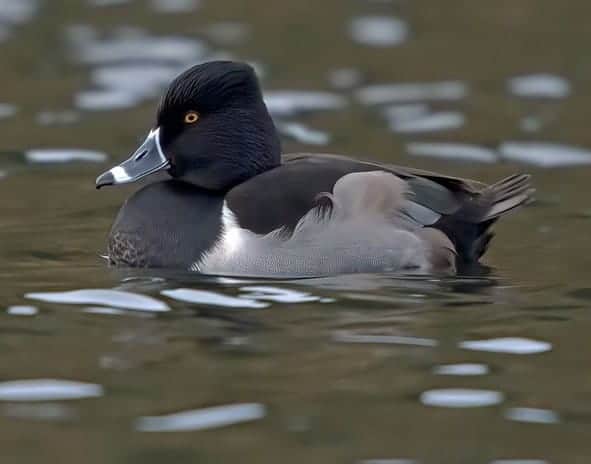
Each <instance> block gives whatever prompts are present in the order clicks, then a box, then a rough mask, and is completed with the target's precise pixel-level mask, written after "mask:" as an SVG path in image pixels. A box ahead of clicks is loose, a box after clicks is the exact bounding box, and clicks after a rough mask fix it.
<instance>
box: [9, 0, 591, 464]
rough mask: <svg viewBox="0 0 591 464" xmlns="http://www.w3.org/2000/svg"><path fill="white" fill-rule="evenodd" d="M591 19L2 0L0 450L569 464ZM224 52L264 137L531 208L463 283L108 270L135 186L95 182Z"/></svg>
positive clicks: (576, 1)
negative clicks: (242, 73)
mask: <svg viewBox="0 0 591 464" xmlns="http://www.w3.org/2000/svg"><path fill="white" fill-rule="evenodd" d="M590 13H591V6H590V5H589V4H588V2H585V1H583V0H572V1H570V2H568V3H566V2H555V1H550V0H539V1H538V2H531V1H526V0H516V1H512V2H459V1H456V0H449V1H446V2H439V1H435V0H425V1H422V2H418V1H413V2H409V1H400V0H393V1H361V0H350V1H349V0H347V1H337V0H327V1H325V2H322V3H321V4H320V3H318V2H311V1H308V0H299V1H296V0H286V1H282V2H274V1H271V0H256V1H254V2H248V4H245V3H244V2H239V1H238V0H226V1H224V2H221V1H213V0H201V1H186V0H183V1H179V0H175V1H172V0H169V1H164V0H160V1H151V0H146V1H141V0H135V1H132V0H129V1H122V0H84V1H83V0H80V1H75V0H64V1H60V2H43V1H21V0H18V1H17V0H0V53H1V55H2V64H3V66H2V67H0V82H1V83H2V90H1V91H0V152H1V153H0V198H1V199H2V200H1V205H2V208H1V211H2V219H1V220H0V248H1V256H2V260H1V261H0V276H1V278H2V286H1V287H0V332H1V334H2V337H1V339H0V340H1V341H0V345H1V348H2V349H1V350H0V366H2V367H1V369H0V432H1V433H2V439H3V440H2V445H3V446H2V452H1V453H0V455H1V456H2V458H4V459H3V462H4V461H6V462H15V463H25V464H28V463H39V462H40V461H44V462H60V463H65V464H69V463H78V462H85V463H95V462H96V463H107V462H108V463H126V464H127V463H130V464H133V463H140V462H141V463H142V464H146V463H147V464H152V463H154V464H161V463H168V462H174V463H175V464H176V463H178V464H184V463H195V462H220V463H227V462H241V463H242V462H245V463H250V462H252V463H276V462H282V463H283V462H285V463H292V462H293V463H302V462H310V463H316V462H318V463H327V462H331V463H332V462H342V463H366V464H367V463H373V464H378V463H379V464H402V463H404V464H409V463H412V464H426V463H450V464H451V463H454V464H457V463H469V464H472V463H485V464H490V463H497V464H500V463H503V464H519V463H521V464H545V463H553V464H557V463H585V464H586V463H587V462H588V461H589V455H591V445H590V444H589V440H588V436H589V433H590V431H591V430H590V429H591V403H590V401H589V399H590V392H591V383H590V381H589V379H588V377H589V376H588V375H587V371H588V365H589V349H588V348H587V346H588V339H589V332H590V331H591V315H590V312H589V308H590V304H591V283H590V281H591V280H590V277H591V273H590V271H589V269H590V268H591V254H590V253H589V239H588V236H589V230H590V229H591V204H590V200H589V198H590V194H589V186H588V184H589V181H588V179H589V174H590V172H591V171H590V170H589V169H591V168H590V167H589V165H588V163H589V157H590V153H591V138H590V136H589V128H588V125H589V124H588V121H587V119H588V118H587V114H588V112H589V108H590V107H591V100H590V99H591V97H590V93H589V91H588V85H589V82H590V81H591V62H590V61H589V57H588V53H586V44H587V43H588V42H589V40H588V39H589V37H588V25H587V22H588V19H587V18H588V17H589V14H590ZM380 18H382V19H383V20H380ZM376 19H377V20H378V21H377V24H378V26H379V27H378V28H377V29H373V30H364V27H367V25H368V24H369V25H370V26H371V24H374V26H375V24H376ZM368 20H370V21H369V23H368ZM353 33H354V35H352V34H353ZM145 44H149V46H144V45H145ZM23 50H26V53H25V52H24V51H23ZM220 56H224V57H235V58H239V59H243V60H247V61H249V62H252V63H255V64H256V65H257V70H258V72H259V74H260V75H261V76H262V79H263V86H264V88H265V93H266V98H267V101H268V102H269V104H270V106H271V109H272V110H273V114H274V117H275V118H276V119H277V123H278V126H279V127H280V128H281V129H282V133H283V136H284V145H285V151H287V152H294V151H316V150H321V151H322V152H338V153H344V154H347V155H350V156H359V157H367V158H372V159H376V160H381V161H386V162H392V163H398V164H410V165H413V166H416V167H419V168H426V169H432V170H439V171H444V172H448V173H450V174H455V175H460V176H465V177H471V178H477V179H481V180H483V181H489V182H491V181H494V180H497V179H499V178H500V177H502V176H505V175H508V174H510V173H512V172H514V171H527V172H531V173H532V174H533V176H534V180H535V184H536V187H537V190H538V193H537V197H538V201H537V203H536V204H535V205H532V206H530V207H528V208H526V209H525V210H523V211H521V212H520V213H519V214H515V215H512V216H510V217H509V218H507V219H506V220H504V221H503V222H502V224H499V226H498V227H497V237H496V239H495V241H494V243H493V247H492V249H491V251H490V253H489V254H488V255H487V264H489V265H490V266H491V267H492V269H491V272H490V273H489V274H487V275H481V276H472V277H469V278H453V279H445V280H438V279H430V278H416V277H413V278H403V277H400V276H398V277H397V276H387V275H384V276H371V275H359V276H341V277H336V278H325V279H313V280H301V281H298V280H296V281H262V280H248V279H241V280H237V279H225V278H211V277H209V278H205V277H201V278H199V277H197V276H195V275H191V274H187V273H179V272H162V271H156V270H154V271H141V272H130V271H126V270H117V269H110V268H108V267H106V265H105V261H104V260H103V259H102V258H101V255H102V254H103V253H104V250H105V236H106V234H107V231H108V229H109V227H110V224H111V222H112V220H113V218H114V215H115V214H116V211H117V208H118V207H119V206H120V205H121V203H122V201H123V200H124V199H125V197H126V196H128V195H129V193H130V192H132V191H133V190H134V189H135V188H137V186H133V185H132V186H126V187H122V188H119V189H106V190H101V191H100V192H97V191H96V190H95V188H94V178H95V177H96V175H97V174H98V173H100V172H102V171H104V170H105V169H106V168H107V167H109V166H110V165H111V164H112V163H113V162H114V161H117V160H120V159H123V158H124V157H126V156H127V155H128V154H129V153H130V152H131V151H132V150H133V149H134V148H135V146H136V145H137V143H138V141H140V140H141V139H142V138H143V136H144V135H145V134H146V133H147V131H148V130H149V128H150V126H151V125H152V123H153V119H154V108H155V105H156V104H157V95H158V94H159V93H160V92H161V91H162V88H163V87H164V86H166V83H167V80H168V79H169V76H172V75H173V74H174V73H176V72H178V70H180V69H183V68H184V67H186V66H189V65H190V64H192V63H194V62H199V61H202V60H205V59H209V58H210V57H220ZM441 115H444V116H445V118H443V122H444V123H446V124H443V123H442V122H441V121H442V119H441ZM450 115H452V116H453V120H454V121H455V123H454V124H451V123H450V122H449V121H450V120H451V119H450V118H449V116H450ZM458 116H461V124H459V123H458V122H459V121H460V119H459V118H458ZM434 117H438V118H439V119H435V122H433V118H434ZM425 121H426V122H425ZM452 122H453V121H452ZM427 123H429V124H427ZM435 123H437V124H435ZM400 127H402V128H403V130H392V129H396V128H398V129H399V128H400ZM417 127H418V128H422V130H420V131H417V130H416V128H417ZM404 128H407V130H404ZM408 128H410V130H408ZM413 129H414V130H413ZM148 431H149V433H148Z"/></svg>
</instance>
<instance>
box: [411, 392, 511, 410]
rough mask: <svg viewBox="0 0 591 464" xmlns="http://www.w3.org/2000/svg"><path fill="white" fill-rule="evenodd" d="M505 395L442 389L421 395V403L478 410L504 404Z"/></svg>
mask: <svg viewBox="0 0 591 464" xmlns="http://www.w3.org/2000/svg"><path fill="white" fill-rule="evenodd" d="M503 400H504V395H503V394H502V393H501V392H498V391H494V390H476V389H468V388H442V389H439V390H428V391H426V392H424V393H422V394H421V397H420V401H421V403H423V404H424V405H426V406H439V407H444V408H478V407H484V406H493V405H496V404H499V403H502V402H503Z"/></svg>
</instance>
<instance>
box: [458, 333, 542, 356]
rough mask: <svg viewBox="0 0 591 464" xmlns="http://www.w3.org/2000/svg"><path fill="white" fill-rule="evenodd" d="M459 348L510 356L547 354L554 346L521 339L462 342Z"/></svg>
mask: <svg viewBox="0 0 591 464" xmlns="http://www.w3.org/2000/svg"><path fill="white" fill-rule="evenodd" d="M459 346H460V348H463V349H465V350H472V351H486V352H490V353H509V354H536V353H545V352H547V351H550V350H551V349H552V345H551V344H550V343H548V342H543V341H538V340H531V339H529V338H519V337H505V338H491V339H488V340H470V341H464V342H461V343H460V345H459Z"/></svg>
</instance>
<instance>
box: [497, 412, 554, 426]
mask: <svg viewBox="0 0 591 464" xmlns="http://www.w3.org/2000/svg"><path fill="white" fill-rule="evenodd" d="M505 418H506V419H509V420H512V421H515V422H530V423H535V424H555V423H557V422H560V416H559V415H558V414H557V413H556V412H554V411H551V410H549V409H538V408H511V409H507V411H505Z"/></svg>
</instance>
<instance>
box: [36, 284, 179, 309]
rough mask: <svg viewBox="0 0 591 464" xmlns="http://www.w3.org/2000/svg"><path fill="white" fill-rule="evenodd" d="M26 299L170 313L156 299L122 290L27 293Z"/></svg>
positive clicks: (166, 307) (163, 304) (164, 305)
mask: <svg viewBox="0 0 591 464" xmlns="http://www.w3.org/2000/svg"><path fill="white" fill-rule="evenodd" d="M25 298H29V299H32V300H38V301H44V302H47V303H63V304H91V305H105V306H114V307H115V308H123V309H129V310H137V311H151V312H163V311H169V310H170V308H169V307H168V305H167V304H166V303H164V302H162V301H159V300H156V299H155V298H152V297H149V296H146V295H139V294H137V293H131V292H123V291H120V290H103V289H84V290H72V291H69V292H47V293H27V294H26V295H25Z"/></svg>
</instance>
